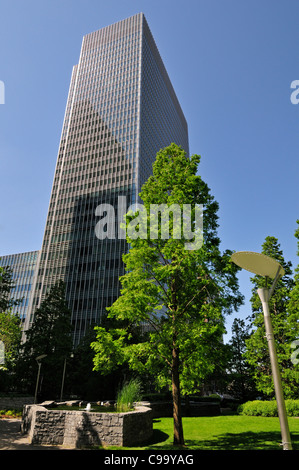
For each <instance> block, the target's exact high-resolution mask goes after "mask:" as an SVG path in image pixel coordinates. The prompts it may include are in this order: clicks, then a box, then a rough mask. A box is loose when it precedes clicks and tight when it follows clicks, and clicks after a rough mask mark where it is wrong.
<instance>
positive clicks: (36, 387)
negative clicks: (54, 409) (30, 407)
mask: <svg viewBox="0 0 299 470" xmlns="http://www.w3.org/2000/svg"><path fill="white" fill-rule="evenodd" d="M37 364H38V372H37V379H36V385H35V394H34V404H35V403H36V399H37V390H38V382H39V375H40V368H41V365H42V363H41V362H38V363H37Z"/></svg>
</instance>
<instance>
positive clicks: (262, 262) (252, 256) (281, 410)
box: [231, 251, 292, 450]
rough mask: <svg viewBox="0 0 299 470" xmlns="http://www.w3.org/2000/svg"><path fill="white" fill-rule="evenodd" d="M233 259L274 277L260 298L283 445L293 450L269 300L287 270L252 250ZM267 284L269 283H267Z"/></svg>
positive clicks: (247, 267) (242, 265) (239, 263)
mask: <svg viewBox="0 0 299 470" xmlns="http://www.w3.org/2000/svg"><path fill="white" fill-rule="evenodd" d="M231 260H232V261H233V262H234V263H235V264H237V265H238V266H239V267H240V268H243V269H246V270H247V271H250V272H252V273H254V274H258V275H259V276H263V277H265V278H266V281H267V278H271V279H273V283H272V286H271V287H270V289H268V288H262V289H257V293H258V295H259V298H260V299H261V302H262V305H263V312H264V321H265V329H266V338H267V341H268V348H269V355H270V361H271V368H272V375H273V382H274V389H275V396H276V401H277V409H278V416H279V422H280V429H281V437H282V446H283V450H292V443H291V437H290V431H289V425H288V419H287V412H286V407H285V402H284V397H283V392H282V385H281V376H280V371H279V365H278V360H277V354H276V347H275V342H274V335H273V328H272V322H271V316H270V310H269V300H270V298H271V296H272V294H273V291H274V289H275V286H276V284H277V282H278V280H279V278H280V277H282V276H284V274H285V271H284V269H283V267H282V266H281V265H280V264H279V263H278V261H276V260H275V259H273V258H270V257H269V256H266V255H264V254H261V253H254V252H252V251H239V252H237V253H234V254H233V255H232V256H231ZM266 285H267V283H266Z"/></svg>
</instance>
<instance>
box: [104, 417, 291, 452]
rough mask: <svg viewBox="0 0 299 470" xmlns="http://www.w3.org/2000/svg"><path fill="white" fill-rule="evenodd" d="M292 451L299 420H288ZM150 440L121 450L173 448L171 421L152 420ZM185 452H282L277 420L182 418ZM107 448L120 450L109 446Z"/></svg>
mask: <svg viewBox="0 0 299 470" xmlns="http://www.w3.org/2000/svg"><path fill="white" fill-rule="evenodd" d="M288 421H289V427H290V433H291V439H292V446H293V449H294V450H299V418H289V419H288ZM153 427H154V433H153V437H152V439H151V441H150V442H148V443H147V445H144V446H140V447H130V448H128V447H126V448H122V449H139V450H142V449H151V450H161V449H167V450H171V449H175V447H174V446H173V445H172V440H173V420H172V418H157V419H154V421H153ZM183 427H184V437H185V444H186V450H188V449H190V450H191V449H192V450H281V449H282V447H281V446H280V445H279V444H280V443H281V434H280V426H279V419H278V418H263V417H255V416H237V415H236V416H235V415H228V416H213V417H200V418H183ZM108 449H119V447H118V448H116V447H108Z"/></svg>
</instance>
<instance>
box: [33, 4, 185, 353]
mask: <svg viewBox="0 0 299 470" xmlns="http://www.w3.org/2000/svg"><path fill="white" fill-rule="evenodd" d="M171 142H175V143H176V144H178V145H181V146H182V147H183V148H184V149H185V150H186V152H187V153H188V130H187V124H186V120H185V117H184V115H183V112H182V110H181V107H180V105H179V102H178V99H177V97H176V95H175V92H174V90H173V87H172V85H171V82H170V80H169V77H168V74H167V72H166V70H165V67H164V65H163V62H162V60H161V57H160V55H159V52H158V49H157V47H156V45H155V42H154V39H153V37H152V34H151V32H150V30H149V27H148V25H147V22H146V19H145V17H144V15H143V14H142V13H140V14H137V15H135V16H133V17H131V18H128V19H126V20H123V21H120V22H118V23H116V24H113V25H111V26H108V27H105V28H103V29H101V30H99V31H96V32H93V33H91V34H87V35H86V36H85V37H84V38H83V43H82V47H81V53H80V58H79V63H78V65H76V66H74V68H73V72H72V76H71V83H70V89H69V95H68V99H67V105H66V111H65V117H64V123H63V128H62V134H61V141H60V146H59V151H58V158H57V164H56V170H55V176H54V182H53V188H52V194H51V199H50V205H49V212H48V217H47V222H46V228H45V234H44V240H43V244H42V250H41V259H40V265H39V270H38V280H37V285H36V290H35V295H34V302H33V308H32V312H31V316H30V318H28V324H27V327H29V326H30V322H32V321H33V320H34V310H35V308H36V307H38V306H39V305H40V302H41V301H42V300H43V298H44V297H45V294H46V293H47V292H48V290H49V288H50V287H51V285H53V284H54V283H55V282H56V281H57V280H58V279H63V280H64V281H65V283H66V295H67V301H68V303H69V306H70V308H71V311H72V324H73V326H74V344H78V342H79V341H80V339H81V338H82V337H83V336H84V334H85V332H86V330H87V328H88V327H89V326H90V325H92V324H94V323H99V322H100V319H101V317H102V315H104V314H105V312H106V310H105V309H106V307H107V306H110V305H111V304H112V303H113V302H114V301H115V299H116V298H117V297H118V296H119V277H120V276H121V275H123V273H124V266H123V262H122V255H123V253H125V252H126V251H127V244H126V240H124V239H120V237H118V234H117V232H116V234H115V235H116V236H115V239H111V238H108V237H107V238H106V239H104V240H99V239H98V238H97V237H96V235H95V227H96V224H97V222H98V220H99V217H98V216H96V214H95V213H96V208H97V206H98V205H100V204H102V203H106V204H107V203H108V204H111V205H112V206H113V207H115V213H116V216H117V205H118V204H117V203H118V196H126V204H127V207H128V206H129V205H130V204H132V203H134V202H136V201H137V200H138V193H139V191H140V188H141V186H142V184H143V183H144V182H145V181H146V180H147V178H148V177H149V176H150V174H151V172H152V163H153V161H154V160H155V157H156V153H157V152H158V151H159V150H160V149H161V148H163V147H165V146H167V145H169V144H170V143H171Z"/></svg>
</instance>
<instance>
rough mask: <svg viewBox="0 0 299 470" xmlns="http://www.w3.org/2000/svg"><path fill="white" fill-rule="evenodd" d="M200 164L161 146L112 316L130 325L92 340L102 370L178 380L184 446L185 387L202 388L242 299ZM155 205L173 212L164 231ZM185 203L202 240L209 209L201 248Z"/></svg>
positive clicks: (176, 408) (177, 432) (134, 218)
mask: <svg viewBox="0 0 299 470" xmlns="http://www.w3.org/2000/svg"><path fill="white" fill-rule="evenodd" d="M199 162H200V157H199V156H198V155H193V156H191V157H190V158H188V157H187V156H186V153H185V152H184V151H183V150H182V149H181V148H180V147H178V146H177V145H175V144H171V145H170V146H169V147H167V148H165V149H162V150H161V151H160V152H158V154H157V158H156V161H155V163H154V165H153V176H151V177H150V178H149V179H148V181H147V182H146V183H145V184H144V185H143V187H142V190H141V193H140V197H141V200H142V202H143V208H144V209H145V210H141V208H140V207H139V208H138V209H139V211H138V212H136V213H135V214H133V215H131V217H127V225H126V228H127V234H128V233H130V236H128V237H127V241H128V242H129V243H130V251H129V253H128V254H126V255H124V257H123V260H124V262H125V265H126V274H125V275H124V276H123V277H122V278H121V285H122V289H121V296H120V297H119V298H118V299H117V300H116V302H114V304H113V305H112V306H111V307H110V308H109V309H108V310H109V314H108V316H109V317H110V318H113V317H114V318H116V319H117V320H119V321H125V322H126V323H127V327H120V328H115V329H109V330H106V329H105V328H103V327H97V340H96V341H95V342H93V343H92V348H93V349H94V351H95V358H94V365H95V366H94V367H95V369H96V370H101V371H106V372H107V373H108V372H110V371H111V370H113V369H114V368H115V367H116V366H119V365H120V364H123V363H124V362H127V363H128V364H129V366H130V368H131V369H132V370H133V371H137V372H139V373H146V372H148V371H150V372H151V373H152V374H154V376H155V378H156V381H157V383H158V385H159V386H165V385H169V386H170V388H171V391H172V398H173V418H174V444H177V445H183V444H184V436H183V426H182V418H181V393H183V394H187V393H191V392H193V391H196V390H198V388H199V386H200V384H201V383H202V381H203V380H204V378H205V377H206V376H207V375H208V374H210V373H211V371H212V370H213V368H214V365H215V363H216V362H217V356H218V345H219V344H220V342H221V340H222V334H223V332H224V314H225V313H228V312H231V311H232V309H233V308H237V307H238V306H239V305H240V303H241V302H242V297H241V296H240V294H239V292H238V282H237V277H236V272H237V270H238V268H237V267H236V266H234V265H233V263H231V261H230V256H231V252H230V251H228V250H227V251H225V252H224V253H221V252H220V248H219V246H220V239H219V238H218V236H217V228H218V216H217V210H218V203H217V202H216V201H215V200H214V198H213V196H212V195H211V194H210V190H209V188H208V186H207V184H206V183H205V182H204V181H203V180H202V179H201V177H200V176H198V175H196V172H197V169H198V164H199ZM153 204H158V205H160V204H165V205H166V206H165V207H166V208H167V209H169V208H172V209H173V210H172V212H171V214H170V217H169V219H170V223H169V224H168V227H166V226H165V225H164V222H165V223H166V225H167V222H168V218H167V217H166V216H165V212H164V213H162V215H161V220H160V224H159V225H158V227H157V226H156V231H152V232H151V229H152V228H153V220H152V218H151V215H150V214H151V208H152V205H153ZM184 204H190V205H191V207H192V211H191V218H192V224H191V231H192V233H193V234H195V236H194V240H193V241H194V242H195V239H196V236H198V237H199V236H200V233H198V232H196V229H197V227H198V225H197V222H196V217H197V215H198V214H196V210H197V208H198V205H203V207H204V217H203V237H204V243H203V244H202V246H199V245H198V244H197V245H196V244H195V245H196V246H194V248H196V249H186V243H188V242H190V239H189V238H188V237H189V235H188V236H186V233H185V232H184V233H183V235H182V231H181V225H180V223H181V222H182V221H183V218H182V217H178V215H177V213H175V211H176V210H177V209H178V208H179V209H181V211H182V212H180V214H182V213H183V209H184V207H183V205H184ZM173 205H176V206H173ZM166 213H167V210H166ZM166 215H168V214H166ZM166 219H167V220H166ZM169 225H170V227H169ZM178 226H179V230H178ZM132 227H135V228H136V232H134V230H132ZM167 228H168V229H169V230H170V236H169V238H168V239H165V237H163V236H162V235H163V231H165V230H166V229H167ZM153 234H154V236H155V237H156V238H154V239H153ZM179 235H180V237H179ZM140 324H142V325H143V326H144V329H145V331H146V333H145V334H144V337H143V341H139V342H137V343H136V342H135V341H133V340H132V330H134V326H138V325H140Z"/></svg>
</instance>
